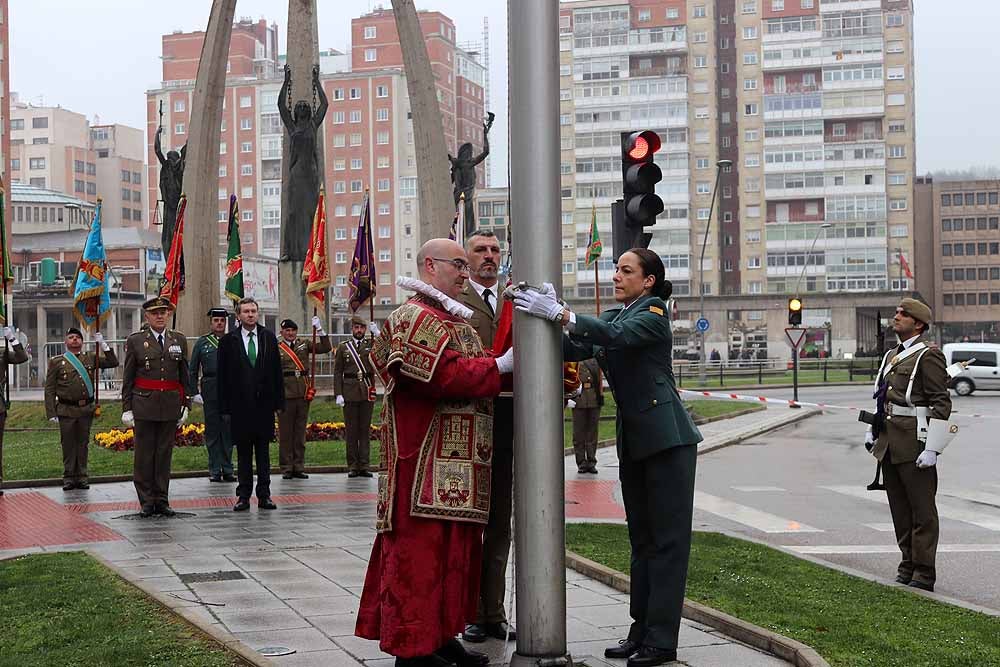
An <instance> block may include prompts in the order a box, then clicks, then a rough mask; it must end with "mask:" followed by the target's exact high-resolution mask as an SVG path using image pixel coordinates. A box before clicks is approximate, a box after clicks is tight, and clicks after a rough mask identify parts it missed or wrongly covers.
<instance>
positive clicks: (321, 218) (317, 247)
mask: <svg viewBox="0 0 1000 667" xmlns="http://www.w3.org/2000/svg"><path fill="white" fill-rule="evenodd" d="M302 281H303V282H305V284H306V296H307V297H309V298H310V299H311V300H312V302H313V304H315V306H316V307H317V308H321V309H322V308H325V305H326V288H327V287H329V286H330V264H329V262H328V261H327V254H326V192H325V191H324V190H323V189H320V191H319V200H318V201H317V202H316V215H315V216H314V217H313V225H312V234H311V235H310V237H309V250H308V252H306V261H305V263H304V264H303V265H302Z"/></svg>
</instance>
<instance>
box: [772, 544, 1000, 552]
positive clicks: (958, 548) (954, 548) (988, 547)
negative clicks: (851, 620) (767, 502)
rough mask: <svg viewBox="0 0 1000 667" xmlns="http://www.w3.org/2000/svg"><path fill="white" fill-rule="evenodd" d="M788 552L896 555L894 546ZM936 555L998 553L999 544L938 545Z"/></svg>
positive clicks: (808, 548)
mask: <svg viewBox="0 0 1000 667" xmlns="http://www.w3.org/2000/svg"><path fill="white" fill-rule="evenodd" d="M784 548H785V549H788V550H790V551H794V552H795V553H800V554H896V553H899V547H898V546H896V545H895V544H892V545H881V544H831V545H798V544H796V545H786V546H785V547H784ZM937 550H938V553H1000V544H939V545H938V548H937Z"/></svg>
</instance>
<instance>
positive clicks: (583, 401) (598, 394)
mask: <svg viewBox="0 0 1000 667" xmlns="http://www.w3.org/2000/svg"><path fill="white" fill-rule="evenodd" d="M600 370H601V369H600V367H599V366H598V365H597V360H596V359H584V360H583V361H581V362H580V365H579V366H577V372H578V373H579V375H580V395H579V396H577V397H576V398H575V399H573V400H575V401H576V407H578V408H599V407H601V406H602V405H604V386H603V385H604V380H603V378H602V377H601V375H600Z"/></svg>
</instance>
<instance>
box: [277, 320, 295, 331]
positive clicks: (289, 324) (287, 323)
mask: <svg viewBox="0 0 1000 667" xmlns="http://www.w3.org/2000/svg"><path fill="white" fill-rule="evenodd" d="M281 328H282V329H295V330H296V331H298V330H299V325H298V324H296V323H295V320H291V319H287V318H286V319H284V320H281Z"/></svg>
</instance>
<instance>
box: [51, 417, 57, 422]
mask: <svg viewBox="0 0 1000 667" xmlns="http://www.w3.org/2000/svg"><path fill="white" fill-rule="evenodd" d="M49 421H50V422H57V421H59V417H49Z"/></svg>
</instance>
